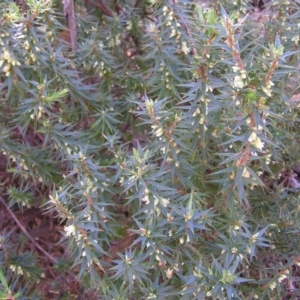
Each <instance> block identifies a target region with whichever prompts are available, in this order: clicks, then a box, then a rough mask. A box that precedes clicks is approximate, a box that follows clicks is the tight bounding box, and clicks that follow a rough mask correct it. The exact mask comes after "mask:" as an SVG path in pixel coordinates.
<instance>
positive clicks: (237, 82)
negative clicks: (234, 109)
mask: <svg viewBox="0 0 300 300" xmlns="http://www.w3.org/2000/svg"><path fill="white" fill-rule="evenodd" d="M233 87H235V88H237V89H242V88H243V87H244V81H243V78H242V77H241V76H240V75H237V76H235V77H234V80H233Z"/></svg>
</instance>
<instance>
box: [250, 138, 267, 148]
mask: <svg viewBox="0 0 300 300" xmlns="http://www.w3.org/2000/svg"><path fill="white" fill-rule="evenodd" d="M252 145H253V146H254V147H255V148H257V149H259V150H262V149H263V147H264V145H265V143H263V142H262V141H261V139H260V138H259V137H257V138H256V139H255V140H254V141H253V142H252Z"/></svg>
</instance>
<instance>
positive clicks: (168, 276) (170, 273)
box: [165, 268, 174, 279]
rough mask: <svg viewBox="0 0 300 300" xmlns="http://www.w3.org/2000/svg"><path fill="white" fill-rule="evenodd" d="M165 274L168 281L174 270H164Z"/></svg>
mask: <svg viewBox="0 0 300 300" xmlns="http://www.w3.org/2000/svg"><path fill="white" fill-rule="evenodd" d="M165 272H166V276H167V278H169V279H170V278H172V277H173V273H174V270H173V269H170V268H168V270H166V271H165Z"/></svg>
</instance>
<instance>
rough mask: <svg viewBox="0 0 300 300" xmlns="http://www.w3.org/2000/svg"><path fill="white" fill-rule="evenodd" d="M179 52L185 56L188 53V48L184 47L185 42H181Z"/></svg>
mask: <svg viewBox="0 0 300 300" xmlns="http://www.w3.org/2000/svg"><path fill="white" fill-rule="evenodd" d="M181 51H182V52H183V53H184V54H185V55H187V54H189V53H190V48H189V47H188V46H187V45H186V42H182V46H181Z"/></svg>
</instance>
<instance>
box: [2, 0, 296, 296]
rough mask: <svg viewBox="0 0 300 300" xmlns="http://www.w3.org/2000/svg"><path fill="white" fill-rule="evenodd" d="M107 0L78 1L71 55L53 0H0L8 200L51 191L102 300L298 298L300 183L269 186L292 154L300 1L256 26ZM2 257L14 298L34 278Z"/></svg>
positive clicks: (240, 16) (227, 10) (74, 255)
mask: <svg viewBox="0 0 300 300" xmlns="http://www.w3.org/2000/svg"><path fill="white" fill-rule="evenodd" d="M116 2H118V5H119V6H120V7H122V10H121V11H120V12H119V14H117V12H115V13H114V17H112V18H111V17H106V16H105V15H102V14H101V15H100V16H99V12H96V11H94V10H92V11H88V12H87V13H82V9H83V8H82V6H80V5H78V7H77V12H78V19H77V24H78V32H77V34H78V46H79V48H78V50H76V51H73V52H72V51H70V48H69V47H68V45H65V44H64V43H63V42H62V41H60V40H59V37H60V33H61V32H62V31H63V30H64V25H63V24H61V20H62V19H63V18H62V15H61V14H60V13H59V12H58V11H56V10H55V9H54V7H52V6H51V1H38V0H30V1H29V0H28V1H27V5H28V10H27V12H26V14H23V13H22V12H21V11H20V9H19V7H18V6H17V5H16V4H15V3H14V2H13V1H4V2H2V3H1V4H0V11H1V25H0V55H1V58H0V72H1V73H0V74H1V75H0V97H1V102H0V120H1V122H0V147H1V151H2V154H4V155H5V156H6V157H7V158H8V159H7V171H8V172H9V173H11V174H13V177H14V178H17V179H18V180H17V183H13V184H11V185H10V186H8V187H5V186H4V185H3V186H1V190H2V193H5V195H6V196H7V201H8V202H9V206H10V207H13V205H16V204H17V205H19V206H20V208H22V207H24V206H31V205H33V203H34V193H32V190H31V187H32V186H34V185H37V184H40V185H42V186H43V187H46V188H47V190H48V191H50V195H49V198H48V200H47V203H46V204H45V203H44V205H45V207H46V208H47V210H48V211H51V212H53V213H54V214H55V215H57V216H59V217H60V219H61V220H62V221H64V222H65V224H66V225H65V227H64V229H65V230H64V237H63V241H62V242H64V243H67V244H68V250H69V252H70V253H71V254H70V256H71V257H70V259H71V261H72V262H73V266H74V267H75V266H76V268H75V269H76V271H77V272H78V275H79V277H80V282H81V284H82V285H83V286H84V288H85V289H86V290H88V289H96V290H97V293H98V295H99V297H100V298H101V299H282V298H283V297H284V296H286V295H288V294H294V295H296V294H297V293H299V292H300V291H299V289H297V284H296V283H295V282H294V280H295V279H293V278H294V277H293V276H294V275H293V272H295V270H296V269H299V267H298V265H299V263H300V259H299V247H300V244H299V232H300V221H299V207H300V196H299V194H298V189H299V185H298V186H297V183H295V184H294V185H292V184H291V182H295V180H296V179H295V174H293V175H291V176H290V177H289V178H288V180H286V179H285V181H282V183H280V182H279V181H278V178H279V177H280V174H281V173H280V172H281V170H282V169H283V168H286V169H291V168H292V167H293V165H294V164H296V163H298V162H299V161H300V153H299V151H298V148H299V133H300V132H299V104H298V103H297V102H295V101H294V102H293V101H291V97H292V96H293V95H295V94H299V50H298V46H299V26H298V20H299V17H300V15H299V11H297V10H296V9H295V8H299V7H298V6H299V4H293V3H292V1H273V2H272V3H271V4H270V10H271V11H272V14H271V15H269V16H268V18H269V21H268V22H258V21H257V20H256V19H255V17H254V16H253V14H252V13H250V14H248V12H249V11H248V10H249V7H248V6H247V5H245V4H244V1H225V0H223V1H211V5H210V7H209V8H208V9H204V8H203V7H201V6H200V5H199V4H196V3H194V4H190V3H191V1H184V0H182V1H181V0H178V1H147V2H146V1H145V3H143V4H141V6H136V7H134V3H133V2H134V1H131V0H123V1H116ZM141 2H144V1H141ZM175 2H176V4H174V3H175ZM216 2H218V3H219V4H218V3H216ZM32 136H33V137H34V139H31V138H30V137H32ZM269 183H271V184H269ZM295 185H296V186H295ZM39 204H43V203H39ZM124 210H126V211H127V213H128V214H129V216H124V213H123V211H124ZM3 238H4V237H3ZM6 238H8V237H6ZM128 241H130V242H128ZM127 242H128V243H127ZM1 244H2V245H4V243H1ZM16 247H17V246H16ZM114 247H115V248H114ZM112 249H116V250H112ZM0 250H1V251H0V253H1V266H2V270H3V274H5V276H4V275H3V274H2V273H1V274H0V280H1V289H2V291H1V297H3V296H2V294H3V293H4V294H5V295H8V293H15V294H14V297H15V299H19V298H18V297H19V295H24V297H25V295H26V293H27V292H28V291H29V290H30V289H29V288H28V289H23V290H22V292H20V291H19V289H20V288H21V287H22V282H24V281H22V280H21V279H22V278H19V277H18V271H17V270H21V271H22V272H23V274H22V275H21V277H22V276H26V274H30V276H31V277H32V276H37V277H40V276H41V274H42V271H41V270H39V269H35V268H33V267H32V265H28V264H29V261H30V263H32V264H34V263H35V261H34V259H33V258H32V257H29V256H26V258H25V257H22V255H25V254H24V253H23V254H20V253H17V252H12V253H13V257H12V258H9V257H7V254H6V250H5V249H4V247H1V249H0ZM26 255H27V254H26ZM25 262H27V264H26V263H25ZM62 262H63V261H62ZM62 262H61V263H60V266H59V269H63V267H62V265H61V264H62ZM66 264H67V263H66ZM12 265H13V266H15V268H14V269H12V268H11V266H12ZM39 274H40V275H39ZM19 275H20V274H19ZM23 279H24V278H23ZM26 280H27V279H26ZM15 281H16V282H17V283H15ZM298 284H299V283H298ZM29 285H30V284H29V283H28V286H29ZM10 286H11V287H10ZM23 287H25V286H23ZM10 291H11V292H10ZM4 294H3V295H4ZM33 294H34V293H33ZM1 299H2V298H1Z"/></svg>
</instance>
